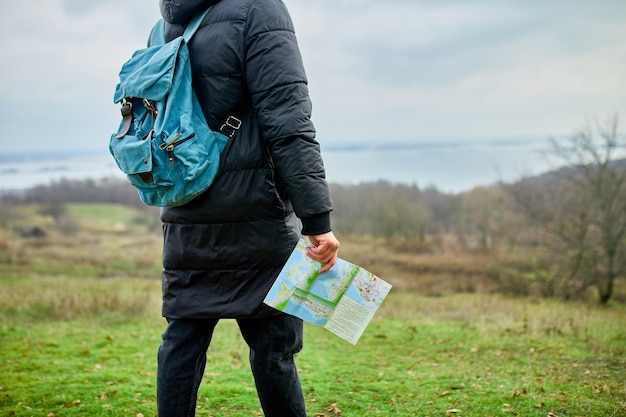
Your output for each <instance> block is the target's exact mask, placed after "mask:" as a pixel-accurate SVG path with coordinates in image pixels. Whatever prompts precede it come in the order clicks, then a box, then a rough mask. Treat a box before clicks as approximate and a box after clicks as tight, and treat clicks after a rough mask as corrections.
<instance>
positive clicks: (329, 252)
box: [306, 232, 339, 274]
mask: <svg viewBox="0 0 626 417" xmlns="http://www.w3.org/2000/svg"><path fill="white" fill-rule="evenodd" d="M309 240H310V241H311V243H312V244H313V245H314V246H307V248H306V253H307V255H308V256H309V257H310V258H311V259H314V260H316V261H319V262H321V263H322V264H324V266H322V268H320V270H319V273H320V274H323V273H324V272H326V271H328V270H329V269H330V268H332V267H333V265H335V262H337V253H338V252H339V241H338V240H337V238H336V237H335V235H334V234H333V232H328V233H323V234H321V235H312V236H309Z"/></svg>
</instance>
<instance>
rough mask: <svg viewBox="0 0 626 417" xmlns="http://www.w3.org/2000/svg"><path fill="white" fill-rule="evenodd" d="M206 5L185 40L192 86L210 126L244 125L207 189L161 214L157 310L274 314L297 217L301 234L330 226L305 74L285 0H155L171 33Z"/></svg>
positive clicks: (192, 314) (179, 314) (188, 314)
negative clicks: (271, 297)
mask: <svg viewBox="0 0 626 417" xmlns="http://www.w3.org/2000/svg"><path fill="white" fill-rule="evenodd" d="M209 5H213V8H212V9H211V10H210V12H209V13H208V15H207V16H206V17H205V19H204V21H203V22H202V24H201V25H200V28H199V29H198V31H197V32H196V34H195V35H194V37H193V38H192V39H191V41H190V43H189V50H190V55H191V65H192V71H193V82H194V89H195V91H196V94H197V95H198V98H199V100H200V103H201V105H202V107H203V110H204V113H205V116H206V118H207V121H208V122H209V125H210V126H211V128H213V129H214V130H216V129H219V127H220V126H221V125H222V123H223V122H224V121H225V120H226V119H227V118H228V116H230V115H235V116H236V117H238V118H240V119H241V120H242V121H243V123H242V127H241V129H240V131H239V132H238V133H237V134H236V136H235V137H234V138H233V139H231V141H230V142H229V144H228V145H227V147H226V149H225V150H224V152H223V154H222V159H221V165H220V170H219V172H218V175H217V177H216V179H215V182H214V183H213V185H212V186H211V188H210V189H209V190H208V191H207V192H205V193H204V194H203V195H201V196H200V197H198V198H196V199H195V200H193V201H192V202H191V203H189V204H187V205H185V206H182V207H176V208H165V209H163V211H162V215H161V218H162V221H163V224H164V225H163V230H164V248H163V268H164V270H163V315H164V316H166V317H171V318H223V317H256V316H262V315H268V314H275V312H274V311H273V310H271V309H270V308H269V307H266V306H264V305H263V303H262V302H263V299H264V297H265V294H266V293H267V292H268V290H269V288H270V287H271V285H272V283H273V280H274V279H275V277H276V276H277V274H278V272H279V271H280V269H281V267H282V265H283V264H284V262H285V261H286V259H287V257H288V256H289V253H290V251H291V250H292V248H293V247H294V246H295V243H296V241H297V239H298V238H299V236H300V231H301V230H300V227H301V225H300V223H299V222H298V219H297V218H296V216H297V217H298V218H299V219H300V220H301V222H302V233H304V234H320V233H325V232H328V231H330V221H329V212H330V210H331V209H332V203H331V200H330V194H329V191H328V186H327V183H326V180H325V173H324V166H323V163H322V159H321V156H320V151H319V144H318V143H317V142H316V140H315V139H314V137H315V130H314V127H313V125H312V123H311V120H310V115H311V104H310V101H309V95H308V89H307V85H306V75H305V72H304V69H303V65H302V60H301V58H300V53H299V50H298V46H297V42H296V38H295V34H294V29H293V25H292V22H291V19H290V17H289V14H288V12H287V9H286V7H285V5H284V4H283V2H282V1H281V0H221V1H219V0H218V1H215V0H161V12H162V14H163V17H164V19H165V21H166V22H167V24H166V26H165V33H166V38H167V40H170V39H173V38H174V37H176V36H178V35H180V34H182V31H183V30H184V27H185V25H186V24H187V23H188V22H189V20H190V19H191V18H192V17H193V16H194V15H195V14H196V13H198V12H199V11H201V10H203V9H206V8H207V7H208V6H209ZM294 212H295V216H294Z"/></svg>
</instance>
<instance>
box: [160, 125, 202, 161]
mask: <svg viewBox="0 0 626 417" xmlns="http://www.w3.org/2000/svg"><path fill="white" fill-rule="evenodd" d="M182 135H183V134H182V133H179V134H178V135H176V136H174V138H173V139H172V140H170V141H168V142H163V143H162V144H161V146H159V149H160V150H162V151H167V156H168V158H169V160H170V168H174V148H175V147H177V146H178V145H182V144H183V143H185V142H187V141H188V140H189V139H193V138H194V137H195V136H196V134H195V133H192V134H190V135H189V136H186V137H184V138H182V139H180V137H181V136H182ZM179 139H180V140H179Z"/></svg>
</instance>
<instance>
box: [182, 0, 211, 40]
mask: <svg viewBox="0 0 626 417" xmlns="http://www.w3.org/2000/svg"><path fill="white" fill-rule="evenodd" d="M211 7H213V6H209V7H208V8H207V9H206V10H205V11H203V12H200V13H198V14H196V15H195V16H194V17H193V18H192V19H191V21H190V22H189V24H188V25H187V27H186V28H185V32H184V33H183V38H184V39H185V43H189V40H190V39H191V38H192V37H193V35H194V34H195V33H196V30H198V28H199V27H200V23H202V20H204V17H205V16H206V15H207V13H209V10H211Z"/></svg>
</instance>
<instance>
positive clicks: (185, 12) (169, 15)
mask: <svg viewBox="0 0 626 417" xmlns="http://www.w3.org/2000/svg"><path fill="white" fill-rule="evenodd" d="M218 1H219V0H161V15H162V16H163V19H164V20H165V21H166V22H168V23H171V24H175V25H186V24H187V23H188V22H189V21H190V20H191V18H192V17H193V16H194V15H195V14H196V13H198V12H199V11H200V10H202V9H206V8H207V7H209V6H210V5H213V4H215V3H217V2H218Z"/></svg>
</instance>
